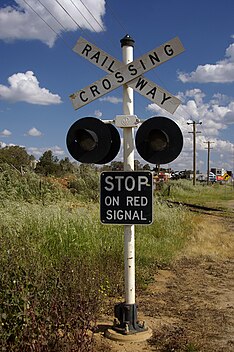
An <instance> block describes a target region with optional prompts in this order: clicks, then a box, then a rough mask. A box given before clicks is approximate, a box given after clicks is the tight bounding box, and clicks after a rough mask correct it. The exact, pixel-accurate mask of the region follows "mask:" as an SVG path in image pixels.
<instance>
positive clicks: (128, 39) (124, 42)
mask: <svg viewBox="0 0 234 352" xmlns="http://www.w3.org/2000/svg"><path fill="white" fill-rule="evenodd" d="M120 43H121V48H122V47H123V46H133V47H134V43H135V40H134V39H132V38H131V37H130V35H129V34H126V35H125V37H123V38H122V39H121V40H120Z"/></svg>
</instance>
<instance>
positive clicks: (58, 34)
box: [23, 0, 72, 49]
mask: <svg viewBox="0 0 234 352" xmlns="http://www.w3.org/2000/svg"><path fill="white" fill-rule="evenodd" d="M23 1H24V2H25V4H27V6H28V7H30V9H31V10H32V11H33V12H34V13H35V14H36V15H37V16H38V17H39V18H40V19H41V20H42V21H43V22H44V23H45V24H46V25H47V27H49V28H50V29H51V30H52V31H53V32H54V33H55V34H56V35H57V36H59V37H60V38H61V39H62V41H63V42H64V44H65V45H66V46H67V47H68V48H69V49H72V48H71V46H70V45H69V44H68V43H67V42H66V40H65V39H64V38H63V37H62V36H61V34H60V33H58V32H56V30H54V28H53V27H51V26H50V25H49V23H48V22H46V20H45V19H44V18H43V17H42V16H41V15H40V14H39V13H38V12H37V11H36V10H35V9H34V8H33V7H32V6H31V5H30V4H29V3H28V2H27V1H26V0H23Z"/></svg>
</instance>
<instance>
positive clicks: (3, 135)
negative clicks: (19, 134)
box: [0, 129, 12, 137]
mask: <svg viewBox="0 0 234 352" xmlns="http://www.w3.org/2000/svg"><path fill="white" fill-rule="evenodd" d="M11 134H12V133H11V131H9V130H7V129H4V130H3V131H2V132H0V136H2V137H9V136H11Z"/></svg>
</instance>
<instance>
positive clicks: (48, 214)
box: [0, 172, 191, 352]
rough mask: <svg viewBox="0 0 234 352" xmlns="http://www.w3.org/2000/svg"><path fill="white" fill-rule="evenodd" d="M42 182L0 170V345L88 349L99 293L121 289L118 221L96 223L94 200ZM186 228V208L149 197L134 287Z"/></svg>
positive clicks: (168, 257) (171, 252)
mask: <svg viewBox="0 0 234 352" xmlns="http://www.w3.org/2000/svg"><path fill="white" fill-rule="evenodd" d="M43 182H44V185H43V187H41V186H40V183H38V177H37V176H36V175H34V174H32V175H26V177H24V178H23V179H22V176H20V175H18V174H12V173H9V172H3V173H2V174H1V175H0V185H1V184H2V185H3V187H2V188H1V196H2V198H1V200H2V202H0V248H1V256H0V347H1V349H2V351H4V350H5V351H8V350H9V351H12V352H14V351H24V352H27V351H32V350H35V351H39V352H40V351H43V352H44V351H62V352H63V351H69V350H73V349H74V350H75V349H77V350H79V351H92V349H93V344H92V337H91V336H90V334H89V333H88V330H89V329H90V328H91V326H92V324H94V323H95V319H96V318H97V317H98V315H99V314H100V311H101V309H102V307H103V304H105V303H104V302H105V297H106V296H112V295H118V296H119V295H123V294H124V254H123V252H124V248H123V247H124V234H123V232H124V230H123V226H117V225H116V226H114V225H113V226H112V225H103V224H101V222H100V220H99V204H98V203H94V202H93V201H92V202H91V201H87V200H86V202H84V201H81V198H80V197H79V194H76V195H75V196H74V195H72V194H71V193H70V192H69V191H68V190H64V189H62V188H60V187H58V186H57V187H55V186H54V185H51V184H50V183H49V182H48V181H47V180H44V181H43ZM42 189H43V198H42V193H41V192H42ZM93 190H94V191H95V187H94V186H93ZM95 192H97V190H96V191H95ZM91 198H92V199H93V196H91ZM82 199H85V194H84V193H83V194H82ZM190 231H191V215H190V214H189V213H188V212H187V211H185V210H184V209H183V208H181V207H172V208H171V207H168V206H167V205H166V204H163V203H161V202H159V201H157V199H156V200H155V206H154V222H153V224H152V225H150V226H136V229H135V232H136V281H137V282H136V283H137V292H139V290H141V289H143V288H144V287H145V286H146V285H147V283H148V282H149V281H150V279H151V277H152V276H153V275H154V272H155V269H157V267H158V266H161V265H165V264H168V263H170V261H172V260H173V259H174V258H175V256H176V255H177V254H178V253H179V252H180V250H181V249H182V248H183V246H184V245H185V243H186V241H187V238H188V236H189V234H190Z"/></svg>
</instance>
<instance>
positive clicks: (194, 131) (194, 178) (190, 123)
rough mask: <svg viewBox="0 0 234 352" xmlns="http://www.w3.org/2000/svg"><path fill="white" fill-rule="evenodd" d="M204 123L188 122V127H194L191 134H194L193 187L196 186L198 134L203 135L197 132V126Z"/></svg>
mask: <svg viewBox="0 0 234 352" xmlns="http://www.w3.org/2000/svg"><path fill="white" fill-rule="evenodd" d="M201 124H202V122H195V121H193V122H187V125H193V131H192V132H189V133H193V185H194V186H195V185H196V169H197V167H196V134H197V133H201V132H200V131H196V125H201Z"/></svg>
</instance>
